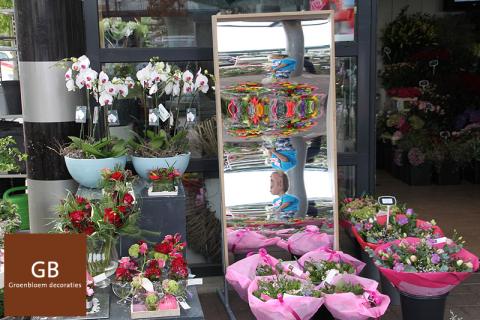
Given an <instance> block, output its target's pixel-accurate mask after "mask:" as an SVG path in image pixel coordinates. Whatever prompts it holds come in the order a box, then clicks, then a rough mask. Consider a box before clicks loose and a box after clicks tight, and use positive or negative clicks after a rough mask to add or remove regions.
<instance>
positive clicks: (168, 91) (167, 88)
mask: <svg viewBox="0 0 480 320" xmlns="http://www.w3.org/2000/svg"><path fill="white" fill-rule="evenodd" d="M208 76H209V73H208V71H207V70H204V71H203V72H202V69H201V68H200V69H199V70H198V71H197V72H196V73H195V75H194V74H193V73H192V72H191V71H190V70H188V69H187V70H185V71H182V70H180V69H179V68H178V67H177V66H175V65H170V64H169V63H166V62H163V61H160V60H159V59H158V58H152V59H150V62H149V63H148V64H147V65H146V66H145V67H144V68H142V69H140V70H138V72H137V74H136V77H137V80H138V82H139V85H140V86H141V87H142V88H143V92H144V96H143V102H144V105H146V101H147V98H148V97H150V98H151V99H152V100H153V103H154V105H155V107H157V106H158V108H159V109H160V108H161V109H164V110H167V109H166V108H165V107H164V106H163V104H161V103H158V102H159V100H160V98H162V97H164V96H169V97H170V100H171V101H172V102H175V101H176V104H175V105H174V106H173V107H172V104H171V105H170V108H169V110H168V112H169V114H170V116H169V118H170V121H168V124H167V125H166V126H163V127H167V128H168V130H166V131H164V130H159V129H158V127H156V129H155V130H153V131H150V130H148V126H149V121H148V119H149V117H148V116H147V114H146V113H147V112H148V110H147V108H145V139H147V137H149V136H150V139H152V138H151V137H152V134H154V135H162V136H166V139H167V142H168V139H169V138H170V135H169V134H168V132H171V131H172V127H173V137H171V138H174V137H175V136H176V135H177V134H180V135H181V136H183V137H186V133H185V132H183V131H184V130H183V129H184V128H179V119H178V115H179V109H180V102H181V100H182V97H188V98H189V100H190V107H191V106H192V104H193V102H194V101H195V97H196V95H197V94H199V93H207V92H208V90H209V89H210V86H209V83H208ZM172 109H173V110H172ZM174 114H175V115H174ZM165 121H166V120H165ZM179 129H180V130H179ZM148 131H149V132H148ZM147 133H148V134H147ZM155 137H156V136H155ZM146 143H147V142H145V141H143V143H141V145H143V147H144V149H149V147H151V146H146ZM164 145H165V146H168V145H169V144H168V143H166V144H164Z"/></svg>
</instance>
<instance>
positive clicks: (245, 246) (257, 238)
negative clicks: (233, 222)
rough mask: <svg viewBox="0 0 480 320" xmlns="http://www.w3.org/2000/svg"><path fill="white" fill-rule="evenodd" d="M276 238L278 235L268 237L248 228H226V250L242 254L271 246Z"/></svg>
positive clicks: (275, 241)
mask: <svg viewBox="0 0 480 320" xmlns="http://www.w3.org/2000/svg"><path fill="white" fill-rule="evenodd" d="M278 240H280V238H279V237H273V238H269V237H266V236H264V235H262V234H260V233H259V232H256V231H253V230H251V229H250V228H241V229H237V230H235V229H233V228H227V241H228V251H230V252H232V253H233V254H244V253H248V252H251V251H256V250H258V249H260V248H266V247H269V246H273V245H275V244H276V243H277V241H278Z"/></svg>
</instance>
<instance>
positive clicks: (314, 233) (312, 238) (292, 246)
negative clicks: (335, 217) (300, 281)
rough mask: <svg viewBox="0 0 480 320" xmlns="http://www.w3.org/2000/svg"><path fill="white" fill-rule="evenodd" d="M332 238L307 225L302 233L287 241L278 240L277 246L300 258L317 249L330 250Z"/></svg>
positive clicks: (315, 227)
mask: <svg viewBox="0 0 480 320" xmlns="http://www.w3.org/2000/svg"><path fill="white" fill-rule="evenodd" d="M332 244H333V236H331V235H328V234H326V233H323V232H320V228H318V227H317V226H313V225H308V226H306V227H305V229H304V230H303V231H302V232H298V233H295V234H294V235H292V236H291V237H289V238H288V239H287V240H283V239H282V240H279V241H278V242H277V246H279V247H280V248H282V249H285V250H288V252H290V253H291V254H293V255H294V256H297V257H300V256H302V255H304V254H305V253H307V252H310V251H313V250H316V249H318V248H330V249H331V248H332Z"/></svg>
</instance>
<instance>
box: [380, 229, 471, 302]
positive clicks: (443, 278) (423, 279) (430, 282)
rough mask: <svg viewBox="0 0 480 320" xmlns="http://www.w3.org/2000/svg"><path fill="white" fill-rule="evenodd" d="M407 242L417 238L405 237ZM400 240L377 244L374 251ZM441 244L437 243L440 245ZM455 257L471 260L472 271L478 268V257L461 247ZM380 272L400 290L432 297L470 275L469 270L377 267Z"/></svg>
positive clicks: (412, 241)
mask: <svg viewBox="0 0 480 320" xmlns="http://www.w3.org/2000/svg"><path fill="white" fill-rule="evenodd" d="M403 240H406V241H408V242H409V243H418V242H419V241H420V239H418V238H405V239H403ZM400 241H401V240H395V241H392V242H389V243H386V244H384V245H381V246H379V247H378V248H377V249H376V250H375V253H378V252H379V251H380V250H383V251H385V250H386V249H387V248H388V247H390V246H391V245H392V244H398V243H399V242H400ZM441 246H442V245H439V247H441ZM455 257H457V258H460V259H462V260H463V261H465V262H469V261H470V262H472V264H473V271H474V272H475V271H476V270H478V264H479V262H478V257H477V256H475V255H474V254H472V253H470V252H469V251H467V250H465V249H462V250H461V251H460V252H458V253H457V254H456V255H455ZM378 268H379V270H380V272H381V273H382V274H383V275H384V276H385V277H386V278H387V279H388V280H390V282H392V284H393V285H394V286H395V287H396V288H397V289H398V290H400V291H402V292H405V293H409V294H411V295H415V296H422V297H432V296H440V295H443V294H445V293H448V292H450V291H451V290H452V289H453V288H455V287H456V286H457V285H458V284H460V283H461V282H462V281H464V280H465V279H467V278H468V277H469V276H470V274H471V273H470V272H423V273H422V272H418V273H413V272H397V271H394V270H392V269H387V268H383V267H378Z"/></svg>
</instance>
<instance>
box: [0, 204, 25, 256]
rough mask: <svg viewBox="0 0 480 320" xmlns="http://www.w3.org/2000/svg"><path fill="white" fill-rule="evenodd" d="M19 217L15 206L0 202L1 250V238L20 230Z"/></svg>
mask: <svg viewBox="0 0 480 320" xmlns="http://www.w3.org/2000/svg"><path fill="white" fill-rule="evenodd" d="M20 224H21V221H20V215H19V214H18V207H17V205H16V204H14V203H11V202H9V201H3V200H0V247H2V248H3V237H4V236H5V234H6V233H13V232H15V231H17V230H18V229H20Z"/></svg>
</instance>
